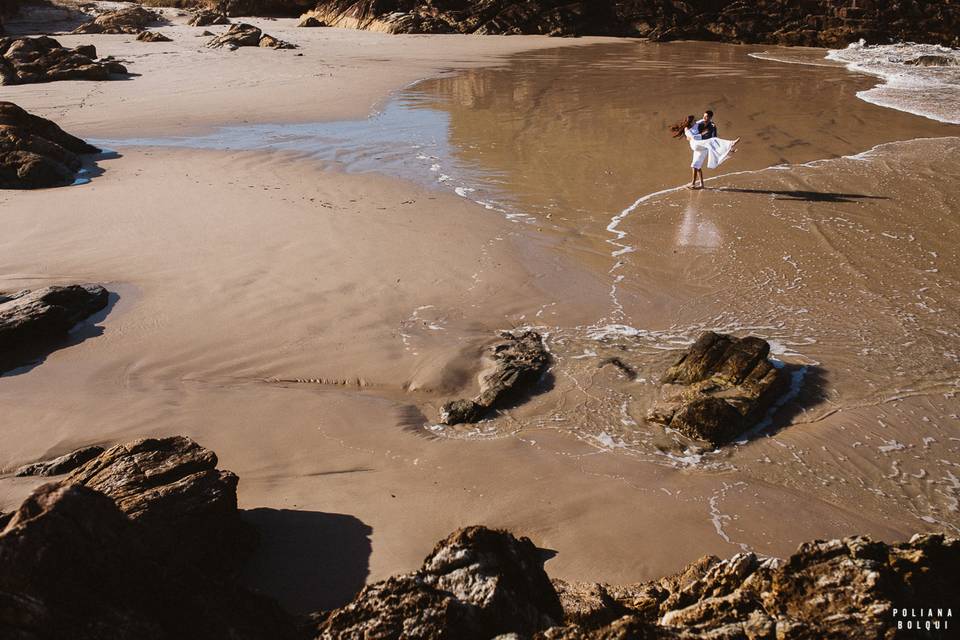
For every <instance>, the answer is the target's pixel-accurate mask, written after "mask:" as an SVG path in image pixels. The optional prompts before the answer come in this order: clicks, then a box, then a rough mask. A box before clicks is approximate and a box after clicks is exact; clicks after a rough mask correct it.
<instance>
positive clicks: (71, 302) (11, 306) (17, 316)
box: [0, 155, 108, 372]
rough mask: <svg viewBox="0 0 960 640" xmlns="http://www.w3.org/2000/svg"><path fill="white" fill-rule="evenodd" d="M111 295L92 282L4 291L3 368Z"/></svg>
mask: <svg viewBox="0 0 960 640" xmlns="http://www.w3.org/2000/svg"><path fill="white" fill-rule="evenodd" d="M0 160H2V155H0ZM107 298H108V296H107V291H106V289H104V288H103V287H101V286H98V285H92V284H87V285H78V284H75V285H70V286H66V287H61V286H52V287H44V288H42V289H35V290H33V291H20V292H17V293H14V294H12V295H0V372H2V371H6V370H9V369H10V368H13V367H15V366H17V365H18V364H19V362H18V356H19V354H20V352H21V351H23V350H24V349H30V348H35V347H37V346H41V345H43V344H46V343H51V342H54V341H56V340H58V339H62V338H63V336H65V335H66V333H67V332H68V331H69V330H70V329H71V328H73V325H75V324H76V323H77V322H80V321H81V320H83V319H85V318H87V317H89V316H90V315H92V314H94V313H96V312H97V311H99V310H100V309H103V308H104V307H105V306H106V305H107Z"/></svg>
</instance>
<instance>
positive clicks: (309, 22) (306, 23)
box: [297, 16, 329, 27]
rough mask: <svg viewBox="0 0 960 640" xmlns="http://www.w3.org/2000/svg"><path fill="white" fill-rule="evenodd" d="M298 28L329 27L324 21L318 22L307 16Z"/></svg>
mask: <svg viewBox="0 0 960 640" xmlns="http://www.w3.org/2000/svg"><path fill="white" fill-rule="evenodd" d="M297 26H298V27H326V26H329V25H328V24H327V23H326V22H323V21H322V20H317V19H316V18H314V17H313V16H307V17H305V18H304V19H303V20H301V21H300V22H299V24H297Z"/></svg>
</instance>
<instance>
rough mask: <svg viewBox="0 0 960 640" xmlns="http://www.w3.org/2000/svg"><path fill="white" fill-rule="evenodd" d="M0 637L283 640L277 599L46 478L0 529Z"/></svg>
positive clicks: (86, 492)
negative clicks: (214, 573)
mask: <svg viewBox="0 0 960 640" xmlns="http://www.w3.org/2000/svg"><path fill="white" fill-rule="evenodd" d="M0 637H3V638H17V639H18V640H47V639H50V638H71V639H73V640H101V639H102V638H111V639H114V640H183V639H197V640H199V639H201V638H203V639H208V640H267V639H276V640H286V639H291V640H292V638H294V637H296V636H295V635H294V630H293V625H292V624H291V622H290V620H289V619H288V618H287V616H286V615H285V614H284V613H283V612H282V611H281V610H280V609H279V607H278V606H277V605H276V604H275V603H273V602H271V601H269V600H267V599H265V598H262V597H260V596H257V595H254V594H252V593H250V592H248V591H246V590H244V589H242V588H241V587H239V586H237V585H236V584H234V583H231V582H227V581H221V580H217V579H215V578H213V577H210V576H208V575H206V574H204V573H203V572H202V571H199V570H198V569H197V568H195V567H194V566H192V565H191V563H190V561H189V560H188V559H187V558H185V557H184V556H183V555H181V554H180V553H179V552H177V551H174V552H172V553H170V552H161V551H160V550H159V549H157V548H155V547H154V546H153V545H152V539H151V537H150V536H147V535H144V529H143V527H142V526H141V525H140V524H139V523H137V522H134V521H132V520H131V519H130V518H129V517H127V516H126V515H125V514H124V513H123V512H122V511H121V510H120V509H118V508H117V506H116V505H115V504H114V502H113V501H112V500H110V499H109V498H107V497H106V496H104V495H103V494H101V493H98V492H96V491H94V490H92V489H89V488H87V487H83V486H79V485H71V484H48V485H44V486H43V487H40V488H39V489H38V490H37V491H35V492H34V494H33V495H31V496H30V497H29V498H27V500H26V501H25V502H24V503H23V504H22V505H21V506H20V508H19V509H18V510H17V511H16V512H15V513H13V514H12V516H11V517H10V518H9V520H8V522H7V523H6V526H5V527H4V529H3V530H2V531H0Z"/></svg>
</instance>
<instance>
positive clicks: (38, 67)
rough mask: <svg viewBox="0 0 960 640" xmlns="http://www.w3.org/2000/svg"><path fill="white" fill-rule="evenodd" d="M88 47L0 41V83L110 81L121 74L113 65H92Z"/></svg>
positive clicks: (49, 40) (33, 40)
mask: <svg viewBox="0 0 960 640" xmlns="http://www.w3.org/2000/svg"><path fill="white" fill-rule="evenodd" d="M96 53H97V50H96V49H95V48H94V47H93V46H92V45H85V46H81V47H77V48H76V49H68V48H66V47H63V46H61V45H60V43H59V42H58V41H56V40H54V39H53V38H49V37H47V36H40V37H38V38H0V84H28V83H32V82H54V81H57V80H110V79H111V75H112V74H125V73H126V72H127V70H126V68H125V67H124V66H123V65H121V64H119V63H116V62H110V61H105V60H101V61H99V62H96V61H95V60H94V59H95V58H96V57H97V55H96Z"/></svg>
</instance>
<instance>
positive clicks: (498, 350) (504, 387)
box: [440, 331, 550, 425]
mask: <svg viewBox="0 0 960 640" xmlns="http://www.w3.org/2000/svg"><path fill="white" fill-rule="evenodd" d="M500 335H501V337H502V338H504V340H502V341H500V342H498V343H496V344H494V345H493V346H492V347H490V360H491V361H492V369H491V370H490V371H487V372H485V373H482V374H481V376H480V393H479V395H477V397H476V398H474V399H473V400H453V401H450V402H447V403H446V404H444V405H443V407H442V408H441V409H440V421H441V422H442V423H443V424H448V425H453V424H460V423H464V422H476V421H477V420H480V419H481V418H482V417H483V416H484V415H485V414H486V413H487V412H489V411H490V410H492V409H496V408H498V407H500V406H502V405H503V404H504V403H506V402H509V401H511V400H514V399H516V398H517V397H520V396H522V395H523V394H524V393H527V392H529V391H530V388H531V387H532V386H533V385H534V384H536V383H537V381H539V380H540V377H541V376H542V375H543V372H544V370H545V369H546V368H547V365H548V364H550V354H549V353H548V352H547V348H546V346H545V345H544V344H543V337H542V336H541V335H540V334H539V333H537V332H536V331H524V332H522V333H510V332H506V331H505V332H502V333H501V334H500Z"/></svg>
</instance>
